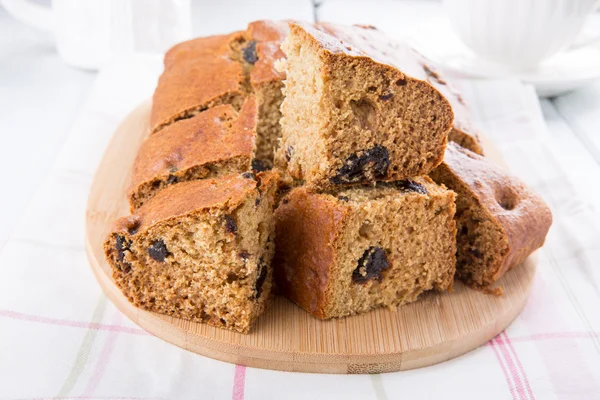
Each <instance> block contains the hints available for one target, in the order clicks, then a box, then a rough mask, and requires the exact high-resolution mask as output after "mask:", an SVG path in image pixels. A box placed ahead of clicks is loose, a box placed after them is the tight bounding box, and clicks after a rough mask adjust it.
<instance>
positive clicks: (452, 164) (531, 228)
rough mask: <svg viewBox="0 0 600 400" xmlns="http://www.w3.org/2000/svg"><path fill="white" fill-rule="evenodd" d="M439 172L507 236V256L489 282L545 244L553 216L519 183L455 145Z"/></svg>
mask: <svg viewBox="0 0 600 400" xmlns="http://www.w3.org/2000/svg"><path fill="white" fill-rule="evenodd" d="M439 168H447V169H448V170H449V171H450V172H451V173H452V174H453V175H454V176H455V177H456V178H457V179H458V180H459V181H460V182H461V184H462V186H463V187H462V189H463V190H464V191H466V192H467V193H469V194H470V195H472V196H473V197H474V198H475V199H476V201H477V202H479V203H480V204H481V206H482V207H483V208H484V210H486V211H487V212H488V213H489V214H490V218H492V219H494V220H496V221H497V222H498V224H499V225H500V227H501V228H502V230H503V231H504V233H505V234H506V237H507V239H508V245H509V253H508V255H507V256H506V258H505V260H504V263H503V264H502V266H501V267H500V268H499V269H498V270H497V271H496V272H495V274H494V276H493V277H492V278H491V280H492V281H496V280H497V279H499V278H500V277H501V276H502V275H504V273H505V272H506V271H508V270H509V269H510V268H512V267H513V266H516V265H518V264H520V263H521V262H523V261H524V260H525V258H527V256H528V255H529V254H531V252H533V251H534V250H535V249H537V248H539V247H541V246H542V245H543V244H544V241H545V238H546V234H547V233H548V230H549V229H550V225H552V213H551V212H550V209H549V207H548V206H547V205H546V203H545V202H544V200H542V198H541V197H540V196H539V195H537V194H536V193H534V192H532V191H531V190H530V189H529V188H527V186H525V184H524V183H523V182H522V181H521V180H519V179H518V178H515V177H513V176H510V175H509V174H508V173H506V172H505V171H504V170H502V169H501V168H499V167H497V166H495V165H494V164H492V163H490V162H489V161H487V160H486V159H485V158H483V157H481V156H479V155H477V154H475V153H473V152H471V151H469V150H467V149H464V148H462V147H460V146H458V145H456V144H454V143H451V144H449V145H448V147H447V148H446V155H445V158H444V162H443V164H442V165H441V166H440V167H439ZM459 196H460V193H459Z"/></svg>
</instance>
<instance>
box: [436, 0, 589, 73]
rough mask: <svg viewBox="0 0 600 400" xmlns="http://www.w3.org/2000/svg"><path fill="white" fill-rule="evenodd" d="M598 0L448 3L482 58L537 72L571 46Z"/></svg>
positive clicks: (452, 0)
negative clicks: (555, 55) (557, 54)
mask: <svg viewBox="0 0 600 400" xmlns="http://www.w3.org/2000/svg"><path fill="white" fill-rule="evenodd" d="M597 4H598V0H444V8H445V10H446V13H447V14H448V17H449V18H450V22H451V24H452V27H453V29H454V30H455V32H456V33H457V34H458V36H459V37H460V38H461V40H462V41H463V42H464V43H465V44H466V45H467V46H468V47H469V48H470V49H471V50H473V52H475V53H476V54H477V55H478V56H480V57H481V58H484V59H486V60H489V61H494V62H496V63H500V64H504V65H507V66H510V67H512V68H514V69H520V70H527V69H533V68H535V67H536V66H537V65H538V64H539V63H540V62H541V61H543V60H544V59H546V58H548V57H550V56H552V55H554V54H556V53H557V52H559V51H561V50H562V49H564V48H565V47H566V46H568V45H569V44H571V43H572V42H573V40H574V39H575V37H576V36H577V34H578V33H579V31H580V30H581V28H582V27H583V24H584V23H585V20H586V17H587V16H588V15H589V14H590V13H592V12H593V11H594V9H595V7H596V5H597Z"/></svg>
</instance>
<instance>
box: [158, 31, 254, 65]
mask: <svg viewBox="0 0 600 400" xmlns="http://www.w3.org/2000/svg"><path fill="white" fill-rule="evenodd" d="M244 35H245V33H244V32H243V31H239V32H233V33H230V34H227V35H215V36H208V37H200V38H196V39H192V40H187V41H185V42H181V43H178V44H176V45H175V46H173V47H171V49H169V51H167V53H166V54H165V59H164V65H165V69H168V68H170V67H171V66H173V65H176V64H177V63H179V62H188V61H190V60H193V59H199V58H204V57H206V58H214V57H223V56H228V55H229V54H230V52H231V43H232V42H234V41H236V40H241V38H243V37H244Z"/></svg>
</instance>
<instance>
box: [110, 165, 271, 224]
mask: <svg viewBox="0 0 600 400" xmlns="http://www.w3.org/2000/svg"><path fill="white" fill-rule="evenodd" d="M277 179H278V175H277V174H276V173H274V172H264V173H260V174H258V175H257V176H256V180H255V179H252V177H250V178H245V177H244V176H242V175H228V176H225V177H222V178H214V179H203V180H197V181H189V182H181V183H178V184H176V185H172V186H169V187H167V188H165V189H164V190H161V191H160V192H158V194H157V195H156V196H154V197H153V198H152V199H150V200H148V201H147V202H146V203H144V205H143V206H141V207H140V208H138V209H137V210H136V211H135V213H134V214H132V215H130V216H128V217H123V218H120V219H118V220H117V221H116V222H115V225H114V229H113V231H115V232H119V231H125V232H129V233H130V234H131V232H132V231H133V232H143V231H144V230H146V229H148V228H149V227H150V226H152V225H154V224H156V223H158V222H161V221H166V220H172V219H175V218H177V217H180V216H183V215H186V214H188V213H191V212H193V211H198V210H206V209H213V208H223V209H228V210H229V209H235V208H236V207H237V206H238V205H240V204H241V203H242V202H243V201H244V199H246V198H247V197H248V196H250V195H251V193H252V192H253V191H254V190H256V189H257V187H258V189H259V190H262V188H263V187H270V186H271V185H273V184H274V182H275V181H277Z"/></svg>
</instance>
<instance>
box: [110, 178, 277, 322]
mask: <svg viewBox="0 0 600 400" xmlns="http://www.w3.org/2000/svg"><path fill="white" fill-rule="evenodd" d="M276 180H277V177H276V175H275V174H274V173H271V172H267V173H261V174H259V175H258V176H256V177H255V176H254V175H253V174H252V173H246V174H244V175H230V176H226V177H222V178H219V179H205V180H199V181H190V182H183V183H179V184H177V185H173V186H170V187H168V188H166V189H164V190H162V191H161V192H160V193H158V194H157V195H156V196H155V197H153V198H152V199H151V200H149V201H148V202H146V203H145V204H144V205H143V206H142V207H140V208H139V209H138V210H137V211H136V212H135V213H134V214H133V215H131V216H129V217H125V218H122V219H120V220H118V221H117V222H116V225H115V227H114V230H113V231H112V232H111V233H110V235H109V236H108V239H107V240H106V243H105V245H104V249H105V253H106V258H107V260H108V261H109V263H110V265H111V267H112V270H113V278H114V280H115V282H116V283H117V285H118V286H119V288H120V289H121V290H122V292H123V294H124V295H125V296H126V297H127V298H128V299H129V301H131V302H132V303H133V304H135V305H136V306H138V307H141V308H143V309H146V310H149V311H154V312H158V313H163V314H168V315H172V316H175V317H180V318H185V319H189V320H192V321H198V322H207V323H209V324H211V325H214V326H217V327H222V328H228V329H232V330H235V331H238V332H248V330H249V329H250V326H251V324H252V322H253V321H254V320H255V319H256V318H257V317H258V316H259V315H260V314H261V312H262V311H263V310H264V309H265V306H266V305H267V302H268V299H269V293H270V291H271V285H272V271H271V268H270V263H271V258H272V256H273V251H274V249H273V233H274V232H273V229H274V226H273V196H274V192H275V187H276Z"/></svg>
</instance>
